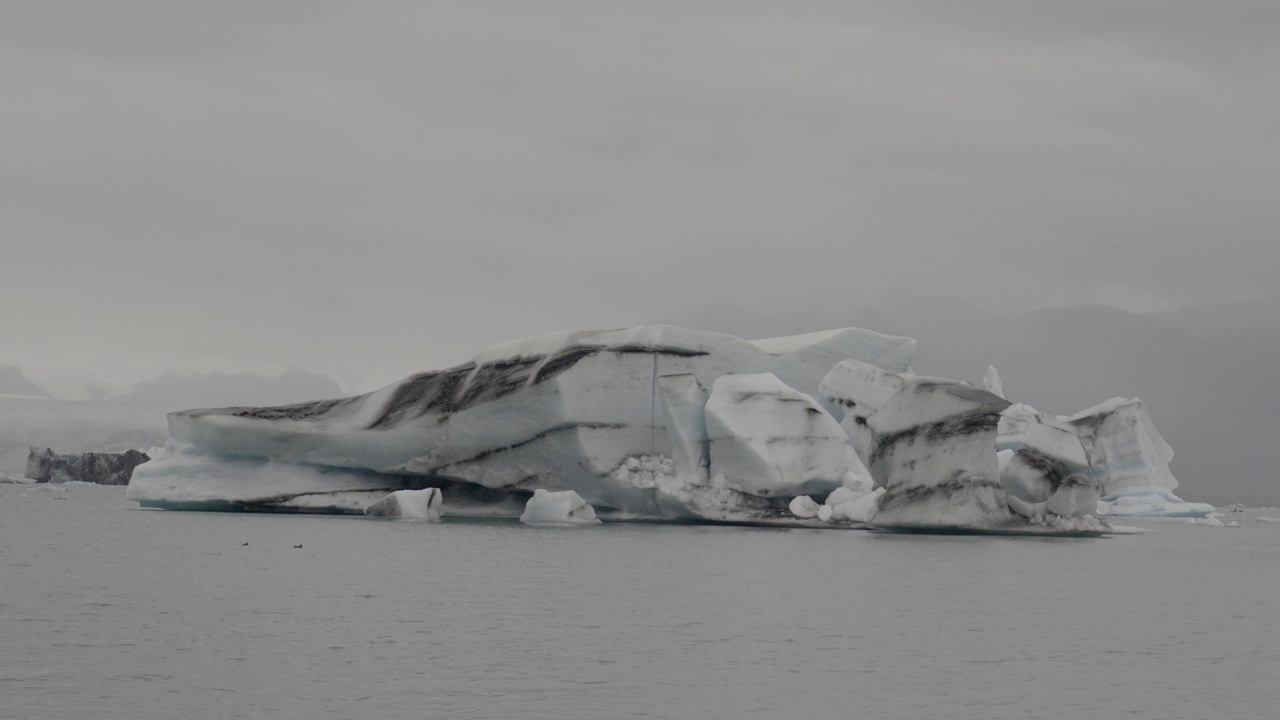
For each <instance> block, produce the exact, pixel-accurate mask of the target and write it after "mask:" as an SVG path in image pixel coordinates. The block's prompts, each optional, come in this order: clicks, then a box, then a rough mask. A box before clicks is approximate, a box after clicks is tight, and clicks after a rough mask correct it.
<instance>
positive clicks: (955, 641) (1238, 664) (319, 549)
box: [0, 485, 1280, 720]
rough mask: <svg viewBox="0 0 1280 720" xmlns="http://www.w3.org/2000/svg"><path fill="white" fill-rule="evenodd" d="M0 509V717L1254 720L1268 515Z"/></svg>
mask: <svg viewBox="0 0 1280 720" xmlns="http://www.w3.org/2000/svg"><path fill="white" fill-rule="evenodd" d="M24 495H25V497H24ZM0 496H2V497H0V717H5V718H10V717H11V718H24V719H25V718H66V719H69V718H94V719H95V720H100V719H103V718H131V719H132V718H166V719H169V718H187V719H190V718H224V717H284V718H295V717H296V718H301V717H306V718H344V719H345V718H367V719H376V718H613V717H654V718H722V717H724V718H740V717H767V718H775V717H792V718H828V717H831V718H835V717H874V718H913V719H914V718H929V717H948V718H970V717H972V718H1103V717H1107V718H1110V717H1124V718H1139V719H1140V718H1159V719H1161V720H1166V719H1169V718H1268V717H1276V716H1277V714H1280V688H1277V679H1278V678H1280V631H1277V626H1278V625H1280V612H1278V610H1280V572H1277V571H1278V570H1280V567H1278V564H1280V524H1268V523H1264V522H1259V521H1257V520H1256V519H1255V516H1257V515H1258V514H1264V515H1266V514H1270V515H1272V516H1280V511H1261V512H1259V511H1250V512H1249V513H1247V514H1246V515H1245V519H1244V520H1243V522H1244V525H1245V527H1244V528H1242V529H1239V530H1237V529H1227V528H1216V527H1202V526H1187V525H1180V524H1175V523H1167V522H1164V523H1157V522H1151V523H1147V524H1146V525H1145V527H1149V528H1152V529H1153V530H1155V533H1154V534H1151V535H1144V536H1128V537H1114V538H1109V539H1091V540H1063V539H1014V538H980V537H927V536H904V535H876V534H869V533H864V532H852V531H845V532H841V531H813V530H770V529H754V528H722V527H688V526H660V525H605V526H596V527H589V528H572V529H535V528H526V527H523V526H520V525H519V524H514V523H461V522H459V523H443V524H437V525H430V524H422V523H415V522H407V521H377V520H366V519H363V518H344V517H306V516H268V515H231V514H216V513H209V514H206V513H174V512H165V511H153V510H140V509H135V508H134V507H133V504H132V503H129V502H127V501H125V499H124V492H123V490H122V489H120V488H95V487H72V488H70V489H68V490H66V491H61V492H60V491H57V490H51V489H43V488H40V487H34V486H26V487H22V486H12V485H8V486H6V485H0ZM1236 517H1239V516H1229V517H1227V518H1224V519H1227V520H1229V519H1234V518H1236ZM245 542H247V543H249V544H248V545H247V546H246V545H243V544H242V543H245ZM298 544H301V545H302V546H303V547H302V548H301V549H296V548H294V547H293V546H294V545H298Z"/></svg>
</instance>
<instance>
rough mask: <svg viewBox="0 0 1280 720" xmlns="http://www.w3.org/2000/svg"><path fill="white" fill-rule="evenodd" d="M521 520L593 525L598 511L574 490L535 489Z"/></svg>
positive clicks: (526, 521) (539, 523)
mask: <svg viewBox="0 0 1280 720" xmlns="http://www.w3.org/2000/svg"><path fill="white" fill-rule="evenodd" d="M520 522H522V523H526V524H528V525H593V524H595V523H598V522H600V520H599V518H597V517H596V511H595V509H594V508H592V507H591V506H590V505H588V504H587V502H586V501H585V500H583V499H582V498H581V497H579V496H578V493H576V492H573V491H572V490H564V491H561V492H547V491H546V490H541V489H539V490H535V491H534V493H533V497H531V498H529V503H528V504H527V505H525V507H524V513H523V514H521V515H520Z"/></svg>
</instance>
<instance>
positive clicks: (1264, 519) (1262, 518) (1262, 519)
mask: <svg viewBox="0 0 1280 720" xmlns="http://www.w3.org/2000/svg"><path fill="white" fill-rule="evenodd" d="M1254 519H1255V520H1257V521H1258V522H1273V523H1280V518H1276V517H1267V516H1266V515H1259V516H1258V517H1256V518H1254Z"/></svg>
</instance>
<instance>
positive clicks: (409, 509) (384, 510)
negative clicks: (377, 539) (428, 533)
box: [364, 488, 444, 520]
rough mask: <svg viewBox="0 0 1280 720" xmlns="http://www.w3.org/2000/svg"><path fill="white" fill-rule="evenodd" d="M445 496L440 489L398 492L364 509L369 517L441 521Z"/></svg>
mask: <svg viewBox="0 0 1280 720" xmlns="http://www.w3.org/2000/svg"><path fill="white" fill-rule="evenodd" d="M443 503H444V496H443V495H441V494H440V490H439V489H438V488H425V489H422V490H397V491H396V492H393V493H391V494H390V495H387V496H386V497H384V498H382V499H381V500H379V501H378V502H376V503H374V504H372V505H370V506H369V507H367V508H365V509H364V514H365V515H368V516H369V517H394V518H413V519H415V520H439V519H440V506H441V505H442V504H443Z"/></svg>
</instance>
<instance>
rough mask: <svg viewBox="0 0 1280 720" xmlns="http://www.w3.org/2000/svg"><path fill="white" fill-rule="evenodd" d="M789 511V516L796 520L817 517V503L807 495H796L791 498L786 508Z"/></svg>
mask: <svg viewBox="0 0 1280 720" xmlns="http://www.w3.org/2000/svg"><path fill="white" fill-rule="evenodd" d="M787 507H788V509H790V510H791V514H792V515H795V516H796V517H798V518H806V519H807V518H811V517H817V516H818V503H816V502H814V500H813V498H811V497H809V496H808V495H797V496H796V497H793V498H791V504H790V505H788V506H787Z"/></svg>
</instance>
